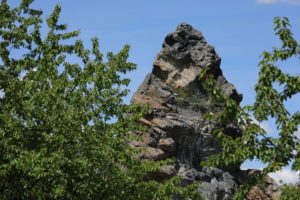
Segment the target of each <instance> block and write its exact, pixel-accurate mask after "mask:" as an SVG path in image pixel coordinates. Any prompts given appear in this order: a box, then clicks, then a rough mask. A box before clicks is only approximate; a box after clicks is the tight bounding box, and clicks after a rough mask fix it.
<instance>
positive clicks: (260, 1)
mask: <svg viewBox="0 0 300 200" xmlns="http://www.w3.org/2000/svg"><path fill="white" fill-rule="evenodd" d="M276 2H278V0H256V3H258V4H272V3H276Z"/></svg>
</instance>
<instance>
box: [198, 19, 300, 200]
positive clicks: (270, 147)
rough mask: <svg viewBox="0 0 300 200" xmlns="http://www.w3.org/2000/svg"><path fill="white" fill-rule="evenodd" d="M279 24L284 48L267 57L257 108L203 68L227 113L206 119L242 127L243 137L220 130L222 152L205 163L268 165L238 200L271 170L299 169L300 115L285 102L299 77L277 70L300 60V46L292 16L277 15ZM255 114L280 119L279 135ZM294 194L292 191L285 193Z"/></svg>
mask: <svg viewBox="0 0 300 200" xmlns="http://www.w3.org/2000/svg"><path fill="white" fill-rule="evenodd" d="M274 24H275V28H274V30H275V34H276V35H277V36H278V37H279V39H280V41H281V44H282V45H281V47H280V48H277V47H273V48H272V50H271V51H269V52H267V51H265V52H263V53H262V60H261V62H260V63H259V67H260V71H259V76H258V82H257V84H256V85H255V91H256V99H255V102H254V104H253V105H247V106H244V107H240V106H239V105H237V104H236V102H235V101H233V100H232V99H231V98H229V97H227V96H226V95H224V94H223V92H222V90H221V89H220V88H218V87H216V82H215V80H214V79H213V77H212V76H211V75H210V73H209V70H210V69H206V70H203V73H202V74H201V76H200V79H201V80H202V82H203V85H204V86H205V88H206V90H207V91H209V92H210V94H211V96H212V98H213V99H214V100H215V101H216V102H218V103H219V104H221V105H223V106H224V110H223V111H222V112H219V113H215V114H213V113H210V114H207V117H208V118H210V119H213V120H216V121H217V122H218V123H220V124H227V123H236V124H238V125H239V126H240V127H241V128H242V129H243V136H242V137H240V138H235V139H234V138H231V137H230V136H228V135H226V134H224V133H223V130H222V129H219V130H215V131H214V134H215V135H216V137H217V138H219V139H220V141H221V143H222V147H223V152H221V153H220V154H218V155H214V156H211V157H210V159H209V160H208V161H207V162H204V163H202V164H203V165H208V166H217V167H224V166H228V165H233V164H240V163H243V162H244V161H245V160H246V159H250V160H253V159H257V160H259V161H261V162H262V163H264V164H266V165H267V166H266V167H265V168H263V169H262V171H261V172H257V173H254V174H252V175H251V177H250V178H249V180H248V182H247V183H246V184H244V185H242V186H241V189H240V190H239V192H237V193H236V195H235V197H234V199H243V197H245V196H246V195H247V193H248V191H249V189H250V188H251V187H252V186H253V185H256V184H257V183H259V182H260V180H261V179H262V177H263V176H264V175H266V174H267V173H269V172H275V171H278V170H280V169H282V168H283V167H285V166H288V165H289V164H292V169H293V170H299V169H300V157H299V155H300V141H299V138H298V137H296V136H295V135H294V133H295V132H296V131H297V129H298V127H299V124H300V112H299V110H296V111H295V112H294V113H290V112H289V111H288V110H287V108H286V102H287V101H288V100H290V99H293V98H294V97H295V95H297V94H299V92H300V77H299V76H298V75H292V74H288V73H284V72H283V70H282V69H280V68H279V67H278V65H279V64H278V63H284V61H286V60H288V59H289V58H296V59H299V56H300V46H299V44H298V43H297V41H296V40H295V39H294V37H293V33H292V32H291V30H290V26H291V25H290V24H289V20H288V18H286V17H283V18H280V17H276V18H274ZM276 85H279V86H280V87H276ZM295 109H296V108H295ZM251 115H253V116H254V118H255V119H256V120H257V121H258V122H262V121H263V120H267V119H270V118H273V119H275V122H276V127H277V129H278V132H279V133H278V135H279V136H278V137H272V136H270V135H267V134H266V131H265V130H264V129H262V128H261V127H260V126H259V125H257V124H255V123H254V122H253V118H252V117H251ZM289 190H291V188H287V189H286V190H285V191H289ZM284 195H285V199H290V198H289V197H287V196H288V192H286V193H284ZM291 195H293V194H292V193H291ZM291 199H292V197H291Z"/></svg>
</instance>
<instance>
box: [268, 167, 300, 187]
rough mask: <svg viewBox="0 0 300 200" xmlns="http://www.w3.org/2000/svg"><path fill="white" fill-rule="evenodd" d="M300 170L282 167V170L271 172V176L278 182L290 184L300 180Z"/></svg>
mask: <svg viewBox="0 0 300 200" xmlns="http://www.w3.org/2000/svg"><path fill="white" fill-rule="evenodd" d="M299 173H300V172H299V171H297V172H296V171H292V170H290V169H282V170H280V171H277V172H274V173H269V176H270V177H271V178H273V179H274V180H275V181H276V183H277V184H281V183H280V182H281V181H282V182H283V183H286V184H289V183H292V184H295V183H297V182H298V181H299Z"/></svg>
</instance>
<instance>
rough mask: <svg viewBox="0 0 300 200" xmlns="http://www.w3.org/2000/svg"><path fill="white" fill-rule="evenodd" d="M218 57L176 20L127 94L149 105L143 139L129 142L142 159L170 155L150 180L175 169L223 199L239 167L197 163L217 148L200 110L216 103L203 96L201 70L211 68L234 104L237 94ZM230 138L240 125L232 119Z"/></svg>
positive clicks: (235, 183) (209, 109) (211, 198)
mask: <svg viewBox="0 0 300 200" xmlns="http://www.w3.org/2000/svg"><path fill="white" fill-rule="evenodd" d="M220 63H221V58H220V57H219V56H218V54H217V53H216V52H215V49H214V48H213V47H212V46H210V45H209V44H207V42H206V40H205V39H204V37H203V36H202V34H201V33H200V32H199V31H197V30H195V29H193V27H192V26H190V25H188V24H181V25H179V26H178V27H177V29H176V31H175V32H173V33H170V34H168V35H167V36H166V38H165V41H164V43H163V45H162V49H161V51H160V53H158V55H157V56H156V58H155V61H154V64H153V70H152V73H150V74H148V75H147V76H146V78H145V80H144V82H143V83H142V84H141V85H140V87H139V89H138V90H137V91H136V93H135V94H134V96H133V97H132V100H131V103H134V104H143V105H147V106H149V107H150V112H149V113H148V114H147V115H146V116H145V117H144V118H143V119H141V123H143V124H145V125H146V126H148V130H147V131H146V132H144V133H141V135H142V137H143V139H144V140H143V141H133V142H132V145H133V146H134V147H137V148H139V147H144V148H145V151H144V152H142V153H141V154H140V155H139V156H140V159H143V160H163V159H167V158H174V159H175V160H176V162H175V163H174V164H173V165H165V166H163V167H162V168H161V173H158V174H155V175H154V177H153V178H154V179H157V180H164V179H166V178H169V177H171V176H174V175H176V174H178V175H181V176H182V178H183V182H182V184H183V185H184V184H190V183H193V182H195V181H201V182H202V184H201V186H199V188H198V191H199V192H200V193H201V194H202V195H203V196H204V197H205V199H209V200H226V199H230V196H231V195H232V194H233V193H234V192H235V191H236V189H237V187H238V185H239V184H240V180H239V176H240V174H241V171H240V170H239V166H233V167H231V168H230V170H225V169H217V168H209V167H201V166H200V162H201V161H204V160H206V159H207V158H208V157H209V156H210V155H212V154H216V153H218V152H220V151H221V147H220V144H219V143H218V141H217V140H216V139H215V138H214V137H213V136H212V135H211V132H212V130H213V129H215V128H217V127H218V126H219V125H217V124H215V123H213V122H211V121H208V120H206V119H204V118H203V114H204V113H207V112H214V111H216V110H218V109H221V108H219V107H218V106H216V105H215V104H214V103H213V101H212V100H211V99H210V98H209V97H208V95H207V94H206V92H205V91H204V90H203V89H202V87H201V82H200V81H199V80H198V77H199V74H200V72H201V71H202V70H203V69H205V68H210V69H211V70H210V71H211V73H212V74H213V75H214V77H215V79H216V81H217V84H218V85H219V86H220V87H221V88H222V89H223V91H224V92H225V94H227V95H228V96H229V97H231V98H232V99H234V100H235V101H236V102H237V103H239V102H240V101H241V100H242V95H241V94H239V93H238V92H237V91H236V88H235V87H234V86H233V85H232V84H231V83H229V82H227V80H226V78H225V77H224V76H223V74H222V70H221V69H220ZM224 128H225V130H227V132H228V134H231V135H232V136H233V137H238V136H240V135H241V130H240V129H239V128H237V127H236V126H234V125H233V124H228V125H226V127H224Z"/></svg>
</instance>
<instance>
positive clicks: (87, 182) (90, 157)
mask: <svg viewBox="0 0 300 200" xmlns="http://www.w3.org/2000/svg"><path fill="white" fill-rule="evenodd" d="M32 2H33V0H23V1H21V3H20V5H19V7H17V8H10V6H9V5H8V3H7V1H6V0H2V1H1V5H0V58H1V59H0V91H3V92H4V96H3V97H1V98H0V141H1V142H0V198H1V199H106V200H109V199H129V200H130V199H145V200H146V199H170V198H171V195H175V194H178V195H182V196H190V197H191V198H192V197H195V198H196V195H195V194H194V193H190V192H189V189H190V188H192V187H190V188H181V187H177V185H176V184H177V183H178V182H179V178H178V177H174V178H173V179H171V180H169V181H166V182H164V183H158V182H155V181H145V176H146V175H147V173H149V172H152V171H156V170H158V169H159V166H160V164H161V163H154V162H148V163H141V162H140V161H138V160H137V159H136V156H135V154H136V152H137V150H135V149H132V148H130V147H129V145H128V144H127V140H128V139H131V138H132V137H134V136H133V135H132V134H130V132H131V131H134V130H140V129H141V128H142V127H140V125H139V124H137V123H136V121H137V119H138V118H140V117H141V116H142V114H143V113H144V111H145V108H142V107H140V106H138V105H126V104H124V103H123V101H122V98H123V97H124V96H126V95H127V94H128V89H126V86H127V85H128V84H129V79H126V78H122V74H125V73H127V72H128V71H131V70H133V69H135V64H133V63H130V62H127V58H128V51H129V46H125V47H124V48H123V49H122V50H121V51H120V52H119V53H117V54H113V53H112V52H109V53H107V61H106V62H104V61H103V55H102V53H100V51H99V43H98V39H97V38H93V39H92V49H90V50H89V49H86V48H84V45H83V42H82V41H81V40H78V39H77V40H76V38H77V37H78V35H79V31H71V32H67V31H66V30H67V25H65V24H59V23H58V20H59V14H60V11H61V8H60V6H56V7H55V8H54V10H53V12H52V14H51V15H50V16H49V17H48V18H47V19H46V22H47V27H48V28H47V30H48V33H47V35H46V37H45V38H42V36H41V27H42V23H43V18H42V14H43V12H42V11H41V10H36V9H32V8H30V4H31V3H32ZM74 57H77V58H78V59H79V60H80V61H79V62H78V63H73V62H72V59H71V58H74ZM123 88H125V89H123ZM112 119H116V120H115V122H113V123H111V122H110V121H111V120H112Z"/></svg>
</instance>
